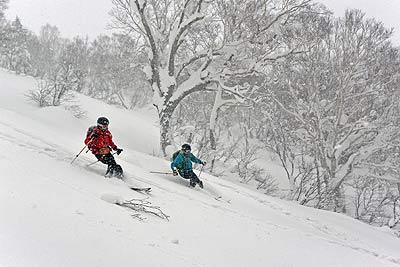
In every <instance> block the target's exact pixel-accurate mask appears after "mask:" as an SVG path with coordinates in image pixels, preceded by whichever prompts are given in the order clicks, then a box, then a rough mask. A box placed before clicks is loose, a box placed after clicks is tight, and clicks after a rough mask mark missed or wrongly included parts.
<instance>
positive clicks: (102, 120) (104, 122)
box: [97, 117, 110, 125]
mask: <svg viewBox="0 0 400 267" xmlns="http://www.w3.org/2000/svg"><path fill="white" fill-rule="evenodd" d="M109 123H110V122H109V121H108V119H107V118H106V117H100V118H98V119H97V125H108V124H109Z"/></svg>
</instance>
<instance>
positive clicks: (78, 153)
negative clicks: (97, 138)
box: [71, 145, 86, 164]
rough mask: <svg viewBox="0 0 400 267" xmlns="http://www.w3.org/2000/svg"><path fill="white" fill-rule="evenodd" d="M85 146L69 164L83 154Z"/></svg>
mask: <svg viewBox="0 0 400 267" xmlns="http://www.w3.org/2000/svg"><path fill="white" fill-rule="evenodd" d="M85 148H86V145H85V146H84V147H83V148H82V149H81V151H79V153H78V154H77V155H76V156H75V158H74V159H73V160H72V161H71V164H72V163H74V161H75V160H76V159H77V158H78V157H79V155H80V154H81V153H82V152H83V150H85Z"/></svg>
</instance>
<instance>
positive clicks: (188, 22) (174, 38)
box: [168, 5, 204, 76]
mask: <svg viewBox="0 0 400 267" xmlns="http://www.w3.org/2000/svg"><path fill="white" fill-rule="evenodd" d="M185 11H186V5H185V8H184V9H183V10H182V15H181V19H180V20H179V21H178V22H177V23H176V25H175V27H174V28H173V30H172V31H171V32H170V35H169V44H170V48H169V52H168V58H169V60H168V73H169V75H170V76H174V75H175V57H176V52H177V50H178V48H179V45H180V40H181V38H182V35H183V34H184V33H185V32H186V31H188V30H189V29H190V27H191V26H192V25H193V24H195V23H196V22H197V21H200V20H202V19H203V18H204V15H203V14H202V13H201V12H200V11H201V10H199V11H198V12H196V13H194V14H192V15H191V16H190V17H188V18H187V19H183V17H184V13H185Z"/></svg>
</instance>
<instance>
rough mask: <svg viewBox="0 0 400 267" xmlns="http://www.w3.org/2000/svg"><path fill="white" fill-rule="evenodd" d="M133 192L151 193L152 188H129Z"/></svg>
mask: <svg viewBox="0 0 400 267" xmlns="http://www.w3.org/2000/svg"><path fill="white" fill-rule="evenodd" d="M129 188H130V189H131V190H133V191H137V192H143V193H150V191H151V187H132V186H131V187H129Z"/></svg>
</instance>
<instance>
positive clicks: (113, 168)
mask: <svg viewBox="0 0 400 267" xmlns="http://www.w3.org/2000/svg"><path fill="white" fill-rule="evenodd" d="M95 156H96V158H97V159H98V160H99V161H100V162H101V163H104V164H107V165H108V168H107V174H108V173H110V172H111V174H113V173H114V172H117V173H118V174H122V168H121V166H120V165H118V164H117V162H116V161H115V159H114V156H113V155H112V154H111V153H108V154H105V155H95Z"/></svg>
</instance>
